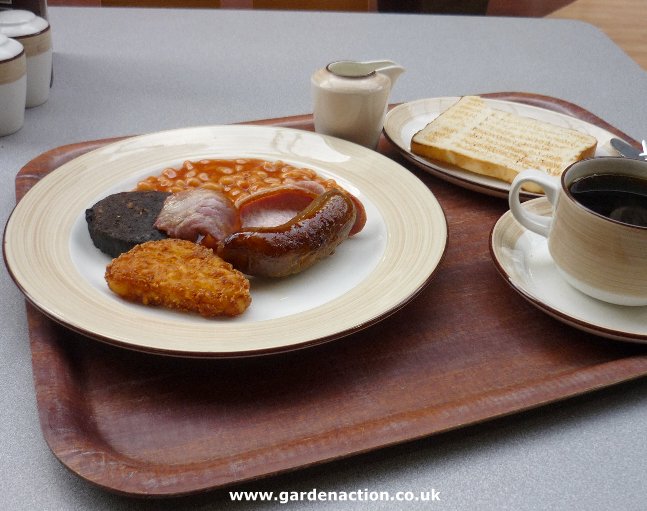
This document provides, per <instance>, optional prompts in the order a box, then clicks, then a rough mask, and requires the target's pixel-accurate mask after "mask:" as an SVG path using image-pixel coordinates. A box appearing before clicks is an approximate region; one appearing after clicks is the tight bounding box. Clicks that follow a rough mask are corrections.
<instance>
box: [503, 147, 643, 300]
mask: <svg viewBox="0 0 647 511" xmlns="http://www.w3.org/2000/svg"><path fill="white" fill-rule="evenodd" d="M601 176H602V177H601ZM583 178H593V179H595V180H597V182H598V183H600V181H599V180H600V179H604V180H612V181H614V187H615V185H616V184H617V182H618V181H619V180H620V182H622V183H624V182H626V181H633V179H634V178H636V179H638V180H639V181H637V182H638V183H642V185H644V186H641V187H640V188H639V189H641V190H642V189H643V188H644V189H645V190H647V161H643V160H631V159H628V158H616V157H600V158H592V159H587V160H582V161H580V162H577V163H574V164H573V165H571V166H570V167H568V168H567V169H566V170H565V171H564V173H563V174H562V176H561V179H558V178H555V177H549V176H547V175H546V174H544V173H542V172H538V171H534V170H530V171H525V172H522V173H520V174H519V175H518V176H517V177H516V178H515V180H514V181H513V182H512V185H511V189H510V195H509V204H510V210H511V212H512V215H513V216H514V218H515V219H516V220H517V221H518V222H519V223H520V224H521V225H523V226H524V227H525V228H526V229H528V230H530V231H533V232H535V233H537V234H540V235H542V236H544V237H546V238H547V240H548V251H549V252H550V255H551V257H552V259H553V261H554V262H555V265H556V267H557V269H558V270H559V272H560V273H561V274H562V276H563V277H564V279H565V280H566V281H567V282H568V283H570V284H571V285H572V286H573V287H575V288H576V289H579V290H580V291H582V292H583V293H585V294H587V295H589V296H592V297H594V298H597V299H599V300H603V301H605V302H609V303H613V304H617V305H637V306H643V305H647V208H646V207H644V206H640V202H641V201H640V200H637V199H635V198H631V199H625V198H623V199H618V200H616V199H615V198H614V199H613V201H611V198H612V197H615V195H616V192H609V191H608V190H607V191H604V190H602V191H595V190H593V191H591V190H592V189H589V190H588V191H586V193H585V190H584V189H583V188H584V184H583V183H584V181H581V180H582V179H583ZM527 182H530V183H534V184H537V185H539V186H541V187H542V188H543V189H544V191H545V194H546V198H547V199H548V201H549V202H550V203H551V204H552V206H553V208H552V216H541V215H538V214H535V213H531V212H529V211H528V210H527V209H526V208H524V207H523V206H522V205H521V202H520V197H519V193H520V191H521V187H522V186H523V185H524V183H527ZM588 182H591V180H590V179H589V181H588ZM623 186H624V184H623ZM614 189H616V190H617V189H618V188H617V187H616V188H614ZM645 190H643V192H644V191H645ZM591 194H596V195H595V196H596V197H597V199H595V202H594V203H592V202H589V199H586V198H585V197H586V196H589V197H590V196H591ZM626 196H627V195H626V194H623V197H626ZM644 200H645V199H643V200H642V201H643V202H644ZM611 203H613V204H614V205H613V206H612V207H608V208H607V207H605V208H602V205H606V204H611ZM585 204H586V205H585ZM628 206H631V208H632V214H633V217H632V218H631V219H627V218H622V217H619V216H618V214H620V213H621V212H623V211H626V209H627V207H628ZM643 214H644V215H645V216H644V218H643V217H641V215H643Z"/></svg>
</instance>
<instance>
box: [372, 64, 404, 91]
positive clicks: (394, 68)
mask: <svg viewBox="0 0 647 511" xmlns="http://www.w3.org/2000/svg"><path fill="white" fill-rule="evenodd" d="M376 71H377V72H378V73H381V74H383V75H386V76H388V78H389V80H391V88H393V85H395V81H396V80H397V79H398V77H399V76H400V75H401V74H402V73H404V71H405V69H404V68H403V67H402V66H400V65H398V64H392V65H389V66H385V67H382V68H379V69H376Z"/></svg>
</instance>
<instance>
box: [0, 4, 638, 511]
mask: <svg viewBox="0 0 647 511" xmlns="http://www.w3.org/2000/svg"><path fill="white" fill-rule="evenodd" d="M49 14H50V22H51V25H52V32H53V40H54V51H55V55H54V66H55V69H54V73H55V75H54V85H53V88H52V90H51V96H50V99H49V101H48V102H47V103H46V104H44V105H42V106H40V107H37V108H33V109H30V110H28V111H27V112H26V117H25V126H24V127H23V129H22V130H20V131H19V132H17V133H16V134H14V135H10V136H7V137H4V138H0V172H1V173H2V178H3V182H4V186H3V187H2V190H1V191H0V193H1V194H2V199H1V200H0V214H1V215H2V216H1V218H2V221H3V223H4V222H5V221H6V219H7V218H8V216H9V214H10V212H11V208H12V205H13V203H14V195H13V178H14V176H15V174H16V173H17V172H18V170H19V169H20V168H21V167H22V166H23V165H24V164H25V163H26V162H27V161H29V160H31V159H32V158H34V157H35V156H37V155H38V154H40V153H42V152H44V151H46V150H48V149H51V148H53V147H56V146H60V145H63V144H69V143H74V142H78V141H83V140H90V139H98V138H106V137H113V136H122V135H129V134H138V133H147V132H152V131H159V130H165V129H170V128H180V127H187V126H198V125H207V124H225V123H232V122H242V121H250V120H254V119H262V118H270V117H282V116H287V115H293V114H301V113H307V112H310V111H311V108H312V107H311V98H310V86H309V77H310V75H311V73H312V72H313V71H314V70H315V69H317V68H319V67H322V66H323V65H325V64H326V63H327V62H330V61H332V60H337V59H343V58H351V59H356V60H368V59H377V58H389V59H392V60H394V61H396V62H398V63H400V64H402V65H403V66H404V67H405V68H407V72H406V73H405V74H404V75H403V76H402V77H401V78H400V80H399V81H398V83H397V84H396V86H395V89H394V91H393V93H392V95H391V98H390V99H391V101H392V102H400V101H410V100H415V99H419V98H425V97H437V96H455V95H464V94H473V93H484V92H496V91H510V90H516V91H525V92H533V93H537V94H545V95H549V96H555V97H559V98H562V99H564V100H567V101H570V102H573V103H576V104H578V105H580V106H581V107H583V108H585V109H587V110H589V111H591V112H593V113H594V114H596V115H598V116H599V117H601V118H602V119H604V120H606V121H607V122H609V123H610V124H612V125H614V126H616V127H617V128H619V129H620V130H622V131H624V132H625V133H627V134H628V135H630V136H632V137H634V138H636V139H641V138H644V137H645V136H647V135H646V134H645V128H644V118H645V113H647V112H646V111H647V107H646V106H645V105H646V104H647V103H645V99H644V98H645V93H646V92H647V73H645V72H644V71H643V70H642V69H641V68H640V67H639V66H638V65H637V64H636V63H635V62H633V61H632V60H631V59H630V58H629V57H628V56H627V55H626V54H624V53H623V52H622V51H621V50H620V49H619V48H618V47H617V46H615V45H614V44H613V43H612V42H611V41H610V40H609V39H608V38H607V37H606V36H605V35H604V34H602V33H601V32H600V31H599V30H597V29H595V28H594V27H592V26H590V25H587V24H584V23H580V22H573V21H566V20H550V19H523V18H479V17H458V16H427V15H396V14H392V15H387V14H376V13H367V14H359V13H357V14H341V13H325V14H323V13H307V12H301V13H295V12H261V11H229V10H211V11H198V10H166V9H151V10H144V9H109V8H102V9H94V8H62V7H61V8H55V7H52V8H50V9H49ZM0 286H2V287H1V290H0V300H1V303H0V305H2V307H0V314H1V317H2V323H3V325H4V326H3V340H4V342H3V343H2V356H1V357H0V364H1V366H2V367H1V369H0V382H1V383H2V387H3V392H2V405H3V406H2V410H3V412H2V414H1V415H0V425H1V427H0V450H1V452H2V453H3V455H2V457H1V461H0V467H1V469H0V470H1V471H0V475H1V476H2V477H0V481H2V482H1V483H0V489H1V490H2V491H0V495H1V496H0V501H2V502H3V503H4V504H6V506H5V507H6V508H7V509H29V510H31V509H111V510H114V509H117V510H118V509H139V508H142V509H148V508H151V509H167V508H168V509H177V507H178V505H181V507H182V508H188V509H216V508H219V507H223V508H230V507H232V503H231V501H230V495H229V490H219V491H215V492H211V493H208V494H205V495H200V496H194V497H185V498H183V499H181V500H180V501H168V502H166V501H156V502H148V501H137V500H133V499H130V498H127V497H121V496H116V495H113V494H109V493H106V492H105V491H103V490H100V489H97V488H94V487H92V486H90V485H88V484H87V483H86V482H84V481H82V480H80V479H79V478H77V477H76V476H75V475H73V474H71V473H70V472H69V471H67V470H66V469H65V468H64V467H62V466H61V465H60V463H58V461H57V460H56V458H55V457H54V456H53V455H52V454H51V452H50V451H49V449H48V448H47V445H46V443H45V441H44V440H43V438H42V435H41V432H40V426H39V423H38V414H37V411H36V403H35V395H34V389H33V383H32V374H31V361H30V349H29V343H28V341H27V339H28V336H27V325H26V320H25V311H24V302H23V299H22V295H21V294H20V292H19V291H18V289H17V288H16V287H15V286H14V284H13V283H12V281H11V279H10V277H9V276H8V274H7V272H6V270H3V271H2V272H0ZM645 390H647V382H646V381H645V380H644V379H642V380H639V381H635V382H631V383H625V384H622V385H620V386H617V387H613V388H608V389H605V390H602V391H598V392H595V393H592V394H588V395H585V396H582V397H579V398H575V399H570V400H567V401H563V402H559V403H555V404H552V405H550V406H547V407H543V408H540V409H538V410H535V411H532V412H525V413H522V414H517V415H513V416H511V417H508V418H505V419H497V420H495V421H491V422H488V423H485V424H482V425H477V426H470V427H468V428H463V429H459V430H456V431H454V432H451V433H445V434H442V435H437V436H433V437H430V438H427V439H423V440H419V441H415V442H410V443H407V444H404V445H400V446H396V447H390V448H386V449H382V450H379V451H375V452H372V453H368V454H363V455H359V456H355V457H352V458H349V459H346V460H342V461H337V462H334V463H330V464H324V465H320V466H317V467H313V468H308V469H305V470H300V471H298V472H293V473H289V474H285V475H282V476H277V477H272V478H269V479H264V480H261V481H258V482H256V483H248V484H246V485H244V486H240V487H236V488H231V489H230V490H245V491H256V490H262V491H274V492H306V494H307V493H308V492H312V490H313V489H317V490H318V491H319V490H323V491H338V492H348V494H349V496H350V498H353V499H354V500H353V501H350V502H313V501H309V500H308V496H307V495H306V496H305V500H302V501H301V502H296V503H293V506H294V507H295V508H298V509H307V508H314V507H315V506H317V508H318V509H347V508H351V509H354V508H357V509H360V508H366V507H367V506H370V508H371V509H393V504H392V503H391V502H385V501H370V502H367V500H370V492H391V494H392V495H395V494H396V492H412V494H415V495H419V494H420V492H429V493H428V494H427V495H428V496H430V497H433V495H434V494H433V493H432V490H435V491H436V492H438V493H437V494H436V496H437V498H439V499H440V500H438V501H435V502H434V506H435V508H438V509H477V508H478V509H517V510H524V509H640V508H641V507H642V506H644V499H643V495H644V491H643V487H644V483H645V461H644V460H645V459H647V441H645V439H644V434H643V433H644V424H645V422H646V421H647V398H646V397H645V396H646V395H647V394H646V393H645ZM353 492H355V493H353ZM419 505H420V503H419V502H418V503H416V502H411V503H408V504H402V506H404V507H402V508H409V507H410V508H411V509H415V508H416V507H418V506H419ZM282 506H283V504H281V502H280V501H278V500H277V501H273V502H271V503H265V504H263V505H262V506H259V504H258V503H253V502H247V503H238V504H237V505H236V509H257V508H259V507H262V508H264V509H271V508H274V507H276V508H278V507H282Z"/></svg>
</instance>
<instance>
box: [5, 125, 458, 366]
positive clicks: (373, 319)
mask: <svg viewBox="0 0 647 511" xmlns="http://www.w3.org/2000/svg"><path fill="white" fill-rule="evenodd" d="M202 129H207V130H213V129H216V130H219V129H220V130H222V129H228V130H231V129H236V130H242V132H249V131H251V130H261V131H264V132H265V131H269V132H273V133H278V132H298V133H300V134H302V133H305V134H307V136H308V137H317V138H320V139H323V140H326V139H330V140H333V141H335V147H336V148H338V147H339V144H342V148H343V145H344V144H350V145H351V146H353V150H354V151H357V150H358V149H357V148H358V147H360V146H356V144H351V143H350V142H346V141H343V140H340V139H335V138H334V137H327V136H324V135H320V134H316V133H312V132H310V131H306V130H300V129H296V128H290V127H282V126H263V125H208V126H195V127H187V128H177V129H171V130H164V131H159V132H152V133H148V134H142V135H135V136H132V137H124V138H123V139H121V138H120V139H118V140H116V141H114V142H107V143H106V144H105V145H103V146H100V147H98V148H96V149H91V150H89V151H88V152H86V153H84V154H82V155H79V156H76V157H75V158H73V159H71V160H70V161H69V162H66V163H64V164H63V165H61V166H60V167H58V168H56V169H54V170H53V171H52V172H50V173H49V174H48V175H46V176H44V177H43V179H41V180H39V182H37V183H35V184H34V185H33V187H32V188H31V189H30V190H29V191H28V192H27V193H26V194H25V196H27V195H28V194H30V193H32V190H34V189H37V188H41V187H44V186H46V184H47V181H48V177H49V176H51V175H55V173H56V172H58V171H59V170H60V169H62V168H68V166H69V165H71V164H78V161H79V160H81V161H83V159H84V158H86V157H92V155H91V153H96V152H99V153H101V152H102V151H110V150H111V149H113V148H118V147H120V146H121V145H123V144H127V143H131V142H132V141H133V140H134V139H143V140H147V139H149V138H150V137H156V136H164V135H172V134H178V133H183V132H190V131H192V130H202ZM239 133H240V132H239ZM359 150H360V152H362V151H370V150H369V149H366V148H363V147H360V149H359ZM253 151H254V149H253V148H252V150H251V151H250V152H253ZM238 152H242V150H240V148H239V149H238ZM370 153H372V154H373V155H374V157H377V158H378V159H379V158H383V159H384V160H386V161H388V162H390V166H391V167H392V168H395V166H397V167H398V168H399V169H400V171H401V172H403V173H406V174H407V175H409V176H411V178H413V179H415V181H416V182H417V184H418V186H419V187H420V188H419V192H421V193H422V194H423V195H424V196H425V199H430V200H431V206H430V207H431V208H432V209H434V210H435V219H434V222H435V223H438V222H440V223H441V224H442V228H440V226H439V225H438V226H436V225H434V227H435V228H436V229H437V232H434V238H435V240H434V241H433V244H432V245H430V247H431V248H433V249H434V250H433V254H425V255H424V256H425V257H427V256H430V257H431V258H435V263H432V264H431V269H430V271H428V273H427V270H425V274H424V277H422V276H421V278H420V279H417V281H416V286H415V287H414V286H411V287H410V289H409V291H407V293H404V294H402V295H401V296H400V297H399V298H398V299H397V300H394V301H392V302H391V303H390V305H389V306H388V307H382V308H380V309H379V310H378V312H377V313H375V314H373V315H372V316H370V317H368V316H365V317H362V318H361V319H360V320H358V321H357V322H356V323H354V324H353V325H352V326H347V327H345V328H343V329H334V331H326V332H322V333H321V334H320V335H317V336H315V337H312V338H309V339H307V340H303V341H301V342H293V343H288V344H284V343H281V344H280V345H278V346H277V345H273V346H269V347H268V346H266V347H256V348H252V349H246V348H245V349H241V350H235V349H227V350H224V351H223V350H221V349H220V350H219V349H217V348H216V349H215V350H214V349H208V350H206V349H205V350H203V349H198V350H195V349H187V348H182V349H167V348H165V347H159V346H142V345H139V344H137V343H133V342H131V341H130V340H129V341H127V342H124V341H123V340H121V339H115V338H113V337H111V336H106V335H104V334H103V333H102V332H101V331H96V330H95V329H88V328H84V327H83V326H78V324H77V323H73V322H71V321H66V320H65V318H62V317H60V315H59V314H58V313H57V312H56V311H55V312H52V311H51V310H50V309H49V307H48V305H50V304H48V303H42V301H41V299H40V298H39V296H38V294H37V293H34V292H33V289H32V287H31V286H30V285H25V284H24V283H23V282H22V281H21V280H20V278H19V277H18V276H17V274H16V272H14V268H13V263H14V262H13V261H10V259H12V257H13V256H11V257H10V256H9V255H8V252H9V250H8V246H9V245H10V243H11V240H10V236H11V235H13V231H12V230H11V229H12V225H13V223H14V222H15V218H16V216H17V213H16V211H17V210H18V209H19V204H20V203H18V204H16V205H15V206H14V207H13V209H12V211H11V213H10V215H9V217H8V220H7V222H6V224H5V227H4V233H3V258H4V262H5V266H6V267H7V270H8V272H9V275H10V277H11V278H12V280H13V281H14V282H15V284H16V285H17V287H18V288H19V290H20V291H21V292H22V293H23V294H24V295H25V298H26V299H27V300H28V301H29V302H30V303H31V304H32V305H33V306H34V307H35V308H36V309H38V310H39V311H40V312H42V313H44V314H45V315H46V316H47V317H49V318H50V319H52V320H54V321H55V322H57V323H59V324H62V325H63V326H65V327H66V328H68V329H70V330H73V331H75V332H77V333H80V334H82V335H85V336H88V337H90V338H92V339H95V340H98V341H101V342H105V343H107V344H111V345H115V346H119V347H121V348H126V349H132V350H135V351H140V352H146V353H154V354H162V355H170V356H177V357H183V358H186V357H192V358H239V357H248V356H257V355H267V354H274V353H282V352H287V351H294V350H297V349H303V348H307V347H311V346H314V345H318V344H322V343H325V342H329V341H332V340H336V339H339V338H342V337H345V336H347V335H351V334H353V333H356V332H358V331H360V330H363V329H365V328H367V327H369V326H371V325H374V324H376V323H378V322H380V321H382V320H383V319H385V318H387V317H388V316H390V315H392V314H394V313H395V312H397V311H398V310H400V309H401V308H403V307H404V306H406V305H407V304H408V303H409V302H410V301H412V300H413V299H414V298H415V297H416V296H417V295H418V294H419V293H420V292H421V291H422V290H423V289H424V288H425V287H426V286H427V285H428V284H429V282H430V281H431V280H432V278H433V277H434V275H435V274H436V272H437V270H438V267H439V265H440V264H441V262H442V259H443V258H444V256H445V253H446V250H447V241H448V224H447V217H446V215H445V213H444V210H443V209H442V206H441V205H440V203H439V202H438V200H437V198H436V197H435V195H434V194H433V192H432V191H431V190H430V189H429V187H427V186H426V185H425V184H424V183H423V182H422V181H421V180H420V179H419V178H417V177H416V176H415V175H413V174H412V173H411V172H410V171H409V170H408V169H406V168H405V167H403V166H401V165H400V164H398V163H397V162H394V161H393V160H390V159H388V158H387V157H386V156H384V155H383V154H380V153H377V152H374V151H370ZM104 154H105V153H104ZM281 154H282V156H283V157H282V156H281ZM281 154H277V155H275V157H274V159H277V160H278V159H287V158H288V157H290V158H292V159H296V160H299V159H300V157H299V156H297V155H296V154H294V153H289V154H288V153H281ZM375 155H377V156H375ZM214 157H216V158H217V157H219V156H218V155H216V156H214ZM309 157H310V158H312V157H311V156H309ZM303 158H304V159H307V157H306V156H304V157H303ZM353 158H355V159H356V158H357V155H355V156H354V157H353ZM353 158H351V160H352V159H353ZM268 159H270V158H268ZM320 166H321V167H322V168H325V166H326V163H325V162H323V161H320ZM332 174H333V176H334V177H338V178H340V179H346V177H344V176H339V175H338V174H336V173H335V172H334V171H333V172H332ZM50 179H53V178H50ZM351 182H352V181H351ZM43 183H44V184H43ZM38 185H40V187H39V186H38ZM423 188H424V190H422V189H423ZM21 202H22V201H21ZM376 207H378V211H380V213H382V214H384V213H383V211H382V210H381V208H380V206H379V205H377V204H376ZM387 235H388V233H387ZM386 251H387V246H386V245H385V253H386ZM376 269H377V267H376ZM376 269H374V270H372V271H371V272H370V273H369V274H368V275H367V277H366V280H368V279H370V278H371V277H372V276H373V275H374V273H375V271H376ZM338 298H339V297H337V298H334V299H333V300H337V299H338ZM326 303H329V302H325V303H324V304H323V305H325V304H326ZM318 307H321V305H319V306H316V307H315V309H316V308H318ZM305 312H308V311H305ZM292 316H293V315H292ZM267 321H275V320H272V319H270V320H256V321H255V322H256V323H259V322H267ZM80 324H81V325H85V324H86V323H84V322H81V323H80ZM216 344H217V341H216Z"/></svg>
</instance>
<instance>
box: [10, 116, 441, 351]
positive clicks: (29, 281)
mask: <svg viewBox="0 0 647 511" xmlns="http://www.w3.org/2000/svg"><path fill="white" fill-rule="evenodd" d="M237 157H250V158H260V159H265V160H282V161H285V162H287V163H290V164H293V165H297V166H304V167H309V168H311V169H314V170H315V171H317V172H318V173H319V174H320V175H322V176H325V177H330V178H333V179H335V180H336V181H337V182H338V183H339V184H340V185H342V186H343V187H344V188H346V189H347V190H348V191H350V192H351V193H353V194H355V195H356V196H357V197H358V198H359V199H360V200H361V201H362V202H363V204H364V206H365V207H366V212H367V223H366V226H365V228H364V229H363V230H362V231H361V232H360V233H359V234H357V235H355V236H353V237H351V238H349V239H348V240H346V241H345V242H344V243H342V245H340V246H339V247H338V249H337V250H336V252H335V254H333V255H332V256H330V257H328V258H326V259H325V260H323V261H321V262H320V263H318V264H317V265H315V266H314V267H312V268H310V269H309V270H307V271H305V272H302V273H301V274H298V275H295V276H292V277H288V278H284V279H260V278H256V279H251V294H252V304H251V305H250V307H249V308H248V309H247V311H246V312H245V313H243V314H242V315H241V316H239V317H236V318H227V319H224V318H223V319H206V318H202V317H200V316H198V315H194V314H187V313H181V312H175V311H170V310H166V309H161V308H155V307H146V306H143V305H138V304H133V303H130V302H126V301H124V300H122V299H121V298H119V297H117V296H116V295H115V294H113V293H112V292H111V291H110V290H109V289H108V287H107V285H106V282H105V280H104V272H105V268H106V265H107V264H108V263H109V262H110V258H109V257H108V256H106V255H105V254H103V253H101V252H100V251H99V250H98V249H96V248H95V247H94V245H93V244H92V241H91V240H90V236H89V234H88V230H87V225H86V221H85V210H86V208H89V207H91V206H92V205H93V204H94V203H96V202H97V201H98V200H100V199H101V198H103V197H105V196H107V195H109V194H112V193H115V192H118V191H125V190H131V189H133V188H134V187H135V186H136V183H137V181H139V180H141V179H142V178H144V177H146V176H149V175H152V174H158V173H159V172H160V171H161V170H163V169H164V168H166V167H169V166H180V165H181V164H182V162H183V161H185V160H198V159H204V158H237ZM446 243H447V224H446V220H445V216H444V213H443V211H442V209H441V207H440V205H439V203H438V201H437V200H436V198H435V197H434V195H433V194H432V193H431V191H430V190H429V189H428V188H427V187H426V186H425V185H424V184H423V183H422V182H421V181H420V180H419V179H417V178H416V177H415V176H413V175H412V174H411V172H409V171H407V170H406V169H405V168H404V167H402V166H400V165H398V164H397V163H395V162H393V161H392V160H390V159H388V158H386V157H384V156H382V155H380V154H379V153H377V152H374V151H371V150H368V149H366V148H363V147H361V146H359V145H356V144H352V143H350V142H346V141H343V140H339V139H336V138H332V137H326V136H321V135H317V134H315V133H310V132H306V131H300V130H294V129H287V128H276V127H265V126H209V127H197V128H187V129H179V130H172V131H165V132H160V133H153V134H149V135H143V136H139V137H133V138H130V139H126V140H122V141H119V142H115V143H112V144H109V145H106V146H104V147H101V148H99V149H97V150H95V151H92V152H89V153H87V154H85V155H83V156H80V157H78V158H76V159H74V160H72V161H70V162H68V163H66V164H64V165H62V166H61V167H59V168H58V169H56V170H55V171H53V172H52V173H50V174H49V175H47V176H45V177H44V178H43V179H42V180H41V181H39V182H38V183H37V184H36V185H35V186H34V187H33V188H32V189H31V190H30V191H29V192H28V193H27V194H26V195H25V197H24V198H23V199H22V200H21V201H20V202H19V203H18V205H17V206H16V208H15V209H14V211H13V213H12V215H11V217H10V219H9V221H8V222H7V226H6V229H5V238H4V254H5V261H6V264H7V267H8V269H9V272H10V274H11V276H12V277H13V279H14V280H15V282H16V283H17V285H18V286H19V288H20V289H21V290H22V291H23V293H24V294H25V296H26V297H27V299H28V300H29V301H30V302H32V303H33V304H34V305H35V306H36V307H37V308H38V309H40V310H41V311H42V312H43V313H45V314H46V315H47V316H49V317H51V318H53V319H54V320H56V321H58V322H60V323H62V324H63V325H65V326H67V327H69V328H71V329H73V330H76V331H78V332H81V333H83V334H85V335H88V336H90V337H93V338H96V339H99V340H103V341H106V342H109V343H112V344H116V345H119V346H124V347H129V348H133V349H137V350H142V351H150V352H156V353H164V354H170V355H178V356H198V357H223V356H244V355H254V354H260V353H271V352H277V351H284V350H289V349H295V348H299V347H304V346H309V345H312V344H317V343H321V342H324V341H328V340H332V339H336V338H339V337H341V336H344V335H347V334H350V333H352V332H355V331H357V330H359V329H361V328H364V327H366V326H369V325H371V324H373V323H375V322H377V321H379V320H380V319H383V318H384V317H385V316H387V315H388V314H390V313H392V312H394V311H395V310H397V309H398V308H400V307H402V306H404V305H405V304H406V303H407V302H408V301H409V300H411V299H412V298H413V297H414V296H415V295H416V294H417V293H418V292H419V291H420V290H421V289H422V288H423V287H424V286H425V285H426V284H427V282H428V281H429V279H430V277H431V275H432V273H433V272H434V270H435V269H436V267H437V265H438V263H439V262H440V260H441V258H442V256H443V254H444V251H445V247H446Z"/></svg>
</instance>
